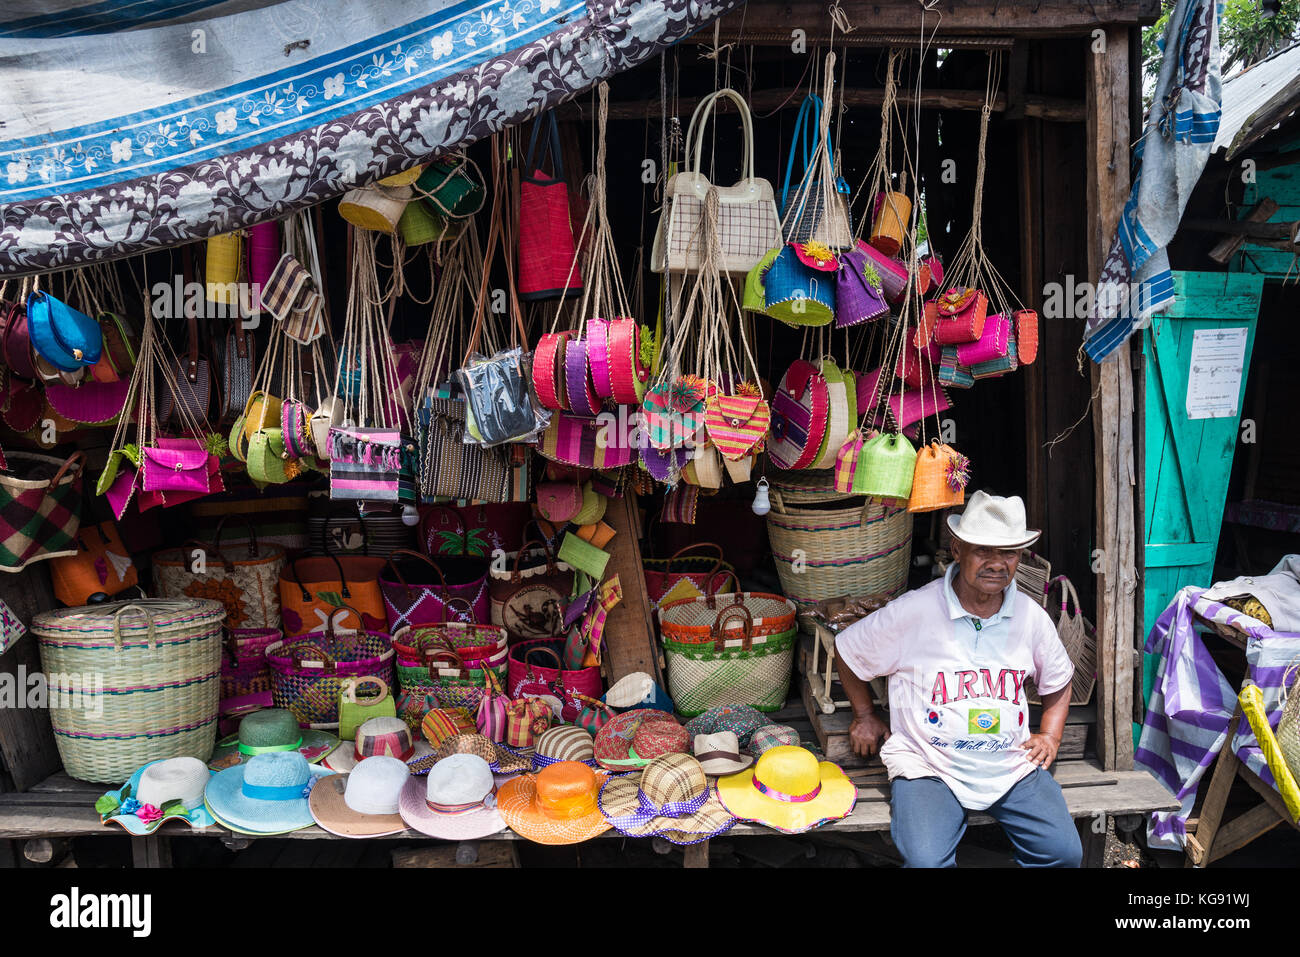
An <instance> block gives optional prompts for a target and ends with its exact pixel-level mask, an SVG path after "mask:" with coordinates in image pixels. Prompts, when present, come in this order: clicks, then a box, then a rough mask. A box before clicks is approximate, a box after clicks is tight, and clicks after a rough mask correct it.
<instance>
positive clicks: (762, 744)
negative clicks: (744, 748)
mask: <svg viewBox="0 0 1300 957" xmlns="http://www.w3.org/2000/svg"><path fill="white" fill-rule="evenodd" d="M781 745H789V746H791V747H796V748H797V747H798V746H799V732H798V731H796V730H795V729H794V728H792V727H790V726H789V725H787V724H765V725H763V727H761V728H758V729H757V730H756V731H755V732H754V733H753V734H752V735H750V737H749V751H750V753H751V754H753V755H754V757H758V756H759V755H760V754H762V753H763V752H764V751H768V750H770V749H772V748H776V747H780V746H781Z"/></svg>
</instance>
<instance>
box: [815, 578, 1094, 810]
mask: <svg viewBox="0 0 1300 957" xmlns="http://www.w3.org/2000/svg"><path fill="white" fill-rule="evenodd" d="M956 571H957V566H956V565H955V564H954V565H953V566H951V567H950V568H949V569H948V573H947V575H945V576H944V577H943V578H942V579H936V580H935V581H933V582H930V584H928V585H925V586H924V587H922V588H918V589H916V590H915V591H912V592H908V593H907V594H905V595H903V596H902V597H900V598H896V599H894V601H892V602H890V603H889V604H888V605H886V606H885V607H884V608H882V609H880V610H879V611H877V612H875V613H873V614H871V615H868V616H867V617H866V618H863V619H862V620H861V621H858V622H855V623H854V624H852V625H850V626H849V627H848V628H846V629H845V630H844V632H843V633H842V634H841V635H840V636H839V637H838V638H836V639H835V651H836V654H837V655H838V656H839V659H840V661H841V663H843V664H845V665H847V666H848V667H849V668H851V669H852V671H853V673H854V674H855V675H857V676H858V677H859V678H861V679H863V680H864V681H866V680H868V679H870V678H875V677H879V676H883V675H888V676H889V724H890V731H891V734H890V737H889V740H888V741H886V742H885V744H884V746H883V747H882V748H881V750H880V758H881V760H882V761H883V762H884V763H885V767H886V768H887V769H888V771H889V777H890V780H893V779H894V778H896V777H903V778H922V777H938V778H940V779H941V780H942V781H943V782H944V783H945V784H947V785H948V787H949V788H951V789H952V793H953V794H954V795H956V797H957V800H958V801H960V802H961V804H962V806H963V807H967V808H970V809H971V810H975V811H980V810H983V809H985V808H987V807H988V806H989V805H990V804H992V803H993V802H995V801H996V800H997V799H998V798H1000V797H1002V795H1004V794H1006V793H1007V791H1009V790H1010V789H1011V788H1012V786H1014V785H1015V783H1016V782H1017V781H1019V780H1020V779H1021V778H1023V777H1025V776H1026V775H1027V774H1029V773H1030V772H1032V771H1033V770H1034V765H1033V764H1031V763H1030V761H1029V758H1028V752H1027V751H1025V750H1024V748H1023V745H1024V742H1025V740H1026V739H1027V738H1028V737H1029V735H1030V733H1031V730H1032V729H1030V728H1029V705H1028V704H1027V702H1026V701H1025V691H1024V683H1025V678H1026V677H1029V678H1033V679H1034V683H1035V685H1037V687H1038V691H1039V693H1040V694H1043V695H1047V694H1051V693H1052V692H1054V691H1059V690H1060V689H1062V688H1064V687H1065V686H1066V685H1068V684H1069V683H1070V677H1071V675H1073V674H1074V666H1073V665H1072V664H1071V663H1070V657H1069V655H1068V654H1066V651H1065V647H1064V646H1063V645H1062V644H1061V640H1060V639H1059V638H1058V637H1057V636H1056V628H1055V627H1054V626H1053V625H1052V620H1051V618H1049V617H1048V615H1047V612H1045V611H1044V610H1043V609H1042V608H1040V607H1039V606H1038V605H1037V604H1035V603H1034V602H1033V601H1031V600H1030V599H1029V598H1028V597H1026V596H1024V595H1022V594H1020V592H1019V590H1018V589H1017V588H1016V586H1015V584H1014V583H1013V584H1012V585H1010V586H1009V587H1008V588H1007V589H1006V590H1005V592H1004V596H1005V597H1004V598H1003V600H1002V607H1001V609H999V611H998V612H997V614H995V615H994V616H993V617H992V618H987V619H983V620H980V619H977V618H976V617H975V616H973V615H971V614H970V613H969V612H967V611H966V610H965V609H964V608H963V607H962V606H961V602H960V601H958V599H957V596H956V594H955V593H954V592H953V590H952V584H951V583H952V579H953V576H954V575H955V573H956ZM977 622H978V625H979V627H978V628H977V627H976V623H977Z"/></svg>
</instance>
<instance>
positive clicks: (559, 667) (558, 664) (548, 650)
mask: <svg viewBox="0 0 1300 957" xmlns="http://www.w3.org/2000/svg"><path fill="white" fill-rule="evenodd" d="M539 651H540V652H543V653H544V654H548V655H550V656H551V658H552V659H553V660H554V661H555V670H556V671H559V672H563V671H564V662H563V661H561V660H560V656H559V654H557V653H556V651H555V649H554V648H552V647H550V646H549V645H534V646H533V647H532V648H529V649H528V650H527V651H525V652H524V667H526V668H527V669H528V674H529V677H531V676H532V674H533V666H532V663H531V661H530V660H529V659H531V658H532V657H533V655H534V654H535V653H536V652H539ZM543 667H545V665H543Z"/></svg>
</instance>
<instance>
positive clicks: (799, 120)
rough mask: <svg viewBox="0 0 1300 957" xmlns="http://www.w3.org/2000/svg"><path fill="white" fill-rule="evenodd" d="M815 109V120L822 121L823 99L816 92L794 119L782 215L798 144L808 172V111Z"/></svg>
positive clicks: (801, 104) (782, 190)
mask: <svg viewBox="0 0 1300 957" xmlns="http://www.w3.org/2000/svg"><path fill="white" fill-rule="evenodd" d="M814 103H815V109H816V114H817V118H816V120H815V122H817V123H820V122H821V99H820V98H819V97H817V96H816V95H815V94H812V93H809V94H808V95H807V96H805V97H804V98H803V102H802V103H800V104H799V114H798V115H797V116H796V117H795V119H794V130H793V132H792V133H791V134H790V153H789V155H788V156H787V157H786V160H785V180H784V181H783V182H782V183H781V215H782V216H784V215H785V205H786V199H787V197H788V195H789V193H790V175H791V173H793V172H794V148H795V145H796V144H799V145H802V146H803V171H804V173H805V174H806V173H807V172H808V113H809V111H810V110H812V109H814Z"/></svg>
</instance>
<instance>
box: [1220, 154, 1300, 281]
mask: <svg viewBox="0 0 1300 957" xmlns="http://www.w3.org/2000/svg"><path fill="white" fill-rule="evenodd" d="M1297 159H1300V156H1297ZM1277 210H1278V205H1277V202H1276V201H1274V200H1273V199H1272V198H1271V197H1268V196H1265V197H1264V198H1263V199H1261V200H1260V201H1259V202H1258V203H1256V204H1255V205H1254V206H1252V207H1251V209H1250V212H1248V213H1247V214H1246V215H1245V216H1243V217H1242V221H1243V222H1247V223H1263V222H1267V221H1268V219H1269V217H1271V216H1272V215H1273V214H1274V213H1276V212H1277ZM1244 243H1245V239H1243V238H1242V237H1240V236H1226V237H1224V238H1223V239H1221V240H1219V242H1218V243H1217V244H1216V245H1215V247H1214V248H1213V249H1211V250H1210V258H1211V259H1213V260H1214V261H1215V262H1216V263H1223V264H1224V265H1225V266H1226V265H1227V263H1228V260H1229V259H1231V258H1232V257H1233V256H1235V255H1236V254H1237V250H1239V249H1241V247H1242V245H1243V244H1244Z"/></svg>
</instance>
